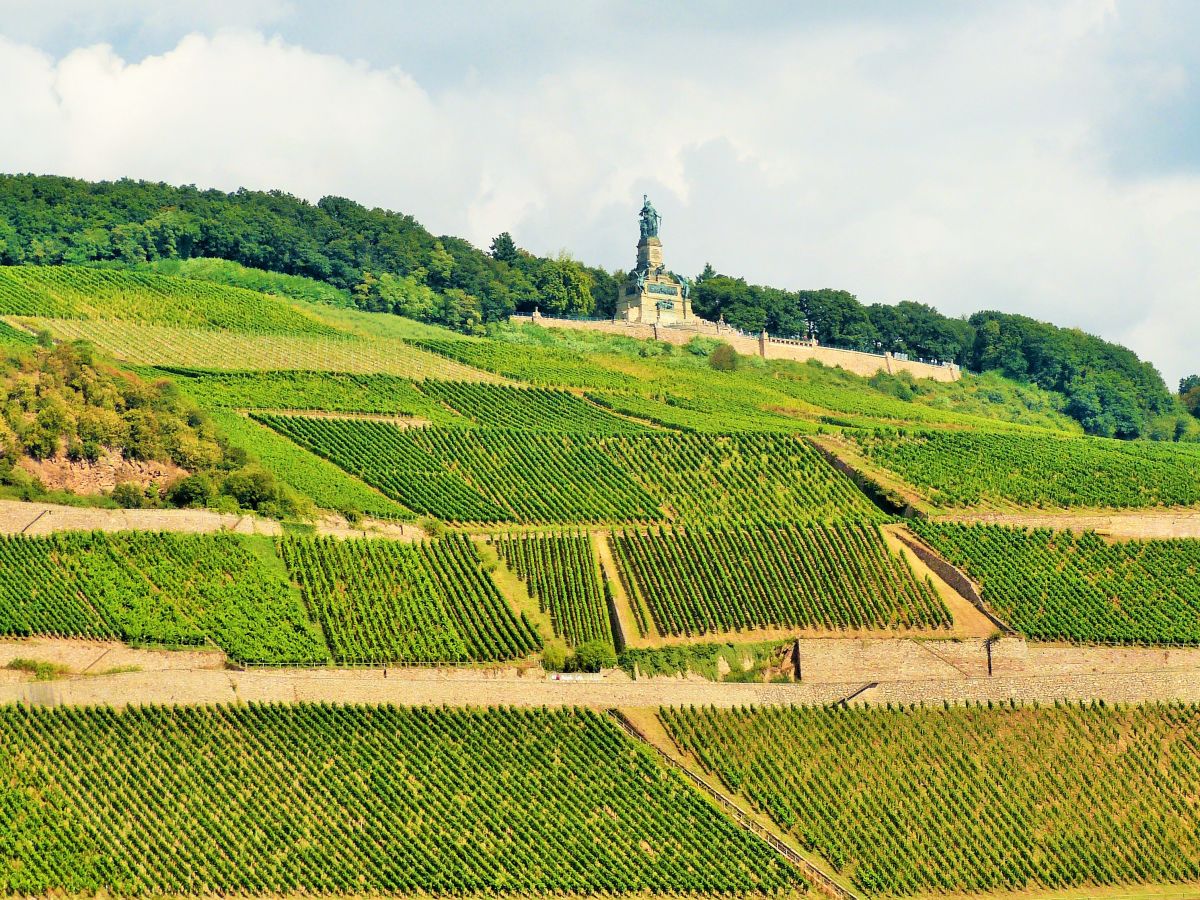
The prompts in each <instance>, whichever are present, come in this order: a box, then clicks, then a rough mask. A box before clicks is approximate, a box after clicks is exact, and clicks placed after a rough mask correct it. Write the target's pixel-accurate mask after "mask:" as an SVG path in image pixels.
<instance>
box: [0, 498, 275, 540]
mask: <svg viewBox="0 0 1200 900" xmlns="http://www.w3.org/2000/svg"><path fill="white" fill-rule="evenodd" d="M56 531H184V532H196V533H206V532H211V531H233V532H236V533H238V534H271V535H276V534H280V533H281V532H282V529H281V528H280V525H279V523H278V522H276V521H275V520H274V519H261V518H259V517H258V516H252V515H231V514H227V513H216V512H212V511H210V510H205V509H94V508H91V507H80V506H57V505H55V504H52V503H23V502H21V501H17V500H0V534H27V535H38V534H52V533H54V532H56Z"/></svg>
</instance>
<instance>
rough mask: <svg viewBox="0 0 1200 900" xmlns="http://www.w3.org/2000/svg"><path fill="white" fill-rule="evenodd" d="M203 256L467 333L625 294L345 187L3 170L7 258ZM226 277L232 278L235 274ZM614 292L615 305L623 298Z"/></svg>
mask: <svg viewBox="0 0 1200 900" xmlns="http://www.w3.org/2000/svg"><path fill="white" fill-rule="evenodd" d="M194 257H216V258H220V259H225V260H230V261H232V262H235V263H239V264H241V265H244V266H249V267H251V268H254V269H263V270H268V271H271V272H278V273H282V274H285V275H301V276H304V277H307V278H312V279H316V280H317V281H321V282H325V283H327V284H329V285H332V286H333V287H334V288H337V289H338V290H339V291H342V292H347V293H348V294H349V295H350V296H351V297H352V298H353V301H354V303H355V304H356V305H357V306H359V307H361V308H363V309H369V310H372V311H376V312H394V313H398V314H401V315H405V316H410V317H411V318H414V319H420V320H423V321H429V322H437V323H439V324H445V325H449V326H451V327H454V328H458V329H460V330H471V329H473V328H476V327H478V326H479V325H481V324H482V323H483V322H488V321H497V320H501V319H504V318H506V317H507V316H508V315H509V314H510V313H512V312H513V311H514V310H515V309H518V308H531V307H532V306H534V305H535V304H539V305H540V306H541V308H542V309H543V310H545V311H547V312H552V313H569V314H580V315H583V314H588V313H591V312H592V311H594V309H595V307H596V303H597V298H610V295H611V297H612V298H615V296H616V282H615V280H614V279H613V276H612V275H610V274H609V273H607V272H605V271H604V270H603V269H594V268H590V267H587V266H583V265H581V264H579V263H576V262H574V261H572V260H569V259H565V258H559V259H544V258H540V257H535V256H532V255H530V254H527V253H524V252H522V251H519V250H517V249H516V247H515V246H514V245H512V243H511V239H509V240H507V241H503V240H498V241H497V244H496V247H495V250H494V255H490V254H487V253H484V252H482V251H480V250H478V249H477V248H475V247H473V246H472V245H471V244H469V243H468V242H467V241H464V240H462V239H460V238H456V237H449V236H446V237H436V236H434V235H433V234H430V233H429V232H428V231H427V230H426V229H425V228H423V227H422V226H421V225H420V223H418V222H417V221H416V219H414V218H413V217H412V216H407V215H403V214H400V213H394V212H389V211H387V210H382V209H368V208H366V207H365V206H362V205H360V204H358V203H354V202H352V201H350V200H346V199H344V198H341V197H324V198H322V199H321V200H319V201H318V202H317V203H315V204H312V203H308V202H307V201H304V200H301V199H299V198H296V197H293V196H291V195H289V194H285V193H282V192H280V191H270V192H262V191H248V190H239V191H236V192H234V193H231V194H227V193H224V192H222V191H216V190H200V189H198V188H196V187H194V186H191V185H185V186H182V187H174V186H171V185H166V184H155V183H151V182H144V181H133V180H131V179H122V180H120V181H114V182H87V181H81V180H78V179H73V178H61V177H56V176H35V175H0V263H3V264H6V265H16V264H21V263H28V264H37V265H58V264H63V263H91V262H106V261H111V262H116V263H121V264H125V265H143V264H146V263H153V262H156V261H160V260H175V259H181V260H187V259H191V258H194ZM180 274H197V273H189V272H187V271H183V272H181V273H180ZM210 274H212V273H206V274H205V277H208V275H210ZM216 274H217V275H219V276H220V277H221V279H222V280H225V281H228V280H229V278H228V275H229V273H221V272H218V273H216ZM238 281H239V282H242V283H243V284H244V280H243V279H240V278H239V279H238ZM246 286H248V285H246ZM270 287H272V288H273V289H277V290H278V292H280V293H290V292H291V291H289V290H288V287H287V286H286V285H275V284H273V283H272V284H271V285H270ZM322 299H330V298H322ZM605 302H607V303H608V308H609V309H611V305H612V302H613V300H612V299H611V298H610V299H606V300H605Z"/></svg>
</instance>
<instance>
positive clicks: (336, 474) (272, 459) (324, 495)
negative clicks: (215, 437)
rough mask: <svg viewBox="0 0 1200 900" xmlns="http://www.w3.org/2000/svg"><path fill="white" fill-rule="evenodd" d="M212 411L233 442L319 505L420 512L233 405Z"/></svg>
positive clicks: (401, 514)
mask: <svg viewBox="0 0 1200 900" xmlns="http://www.w3.org/2000/svg"><path fill="white" fill-rule="evenodd" d="M209 415H210V417H211V418H212V420H213V422H214V423H215V424H216V425H217V427H218V428H220V429H221V432H222V433H223V434H224V435H225V436H226V438H228V440H229V442H230V443H231V444H232V445H233V446H235V447H238V448H240V449H242V450H244V451H245V452H246V453H247V454H249V456H250V457H251V458H252V459H256V460H258V461H259V462H260V463H261V464H262V465H263V466H265V467H266V468H267V470H268V471H271V472H274V473H275V474H276V475H277V476H278V478H279V479H280V480H281V481H283V482H284V483H285V484H287V485H288V486H290V487H291V488H292V489H293V490H295V491H296V492H297V493H299V494H300V495H301V496H303V497H307V498H309V499H310V500H312V502H313V503H314V504H316V506H318V507H319V508H321V509H328V510H333V511H335V512H341V513H350V514H351V515H354V514H355V513H361V514H362V515H367V516H375V517H378V518H381V519H414V518H416V515H415V513H413V511H412V510H410V509H407V508H406V507H404V506H403V505H401V504H400V503H397V502H396V501H395V500H393V499H391V498H390V497H385V496H384V495H383V494H381V493H380V492H379V491H376V490H374V489H372V488H371V487H369V486H368V485H366V484H364V483H363V482H362V481H360V480H359V479H357V478H355V477H354V476H353V475H350V474H349V473H347V472H346V471H345V470H343V469H341V468H339V467H338V466H335V465H334V464H333V463H331V462H329V461H328V460H326V459H322V458H321V457H319V456H316V455H315V454H313V453H310V452H309V451H307V450H305V449H304V448H303V447H301V446H299V445H298V444H296V443H295V442H293V441H290V440H288V439H287V438H285V437H283V436H282V435H280V434H278V433H276V432H275V431H273V430H272V429H270V428H268V427H267V426H266V425H263V424H260V423H259V422H255V421H253V420H251V419H249V418H246V417H245V416H242V415H240V414H239V413H235V412H230V411H229V410H216V411H214V412H211V413H210V414H209Z"/></svg>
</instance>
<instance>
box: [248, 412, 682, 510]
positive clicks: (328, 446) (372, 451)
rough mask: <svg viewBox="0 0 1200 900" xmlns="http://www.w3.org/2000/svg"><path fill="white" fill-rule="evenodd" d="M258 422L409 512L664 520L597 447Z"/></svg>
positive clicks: (282, 419) (297, 419)
mask: <svg viewBox="0 0 1200 900" xmlns="http://www.w3.org/2000/svg"><path fill="white" fill-rule="evenodd" d="M256 418H257V419H259V420H260V421H262V422H264V423H266V424H268V425H270V426H271V427H272V428H274V429H275V430H276V431H278V432H280V433H281V434H284V435H287V436H288V437H290V438H292V439H293V440H295V441H296V442H297V443H299V444H301V445H302V446H304V447H307V448H309V449H310V450H312V451H313V452H314V453H317V454H319V455H321V456H325V457H326V458H328V459H330V460H332V461H333V462H336V463H337V464H338V465H339V466H341V467H342V468H343V469H345V470H346V471H348V472H351V473H352V474H355V475H358V476H359V477H361V478H362V479H363V480H364V481H366V482H367V483H368V484H372V485H374V486H375V487H377V488H379V489H380V490H381V491H383V492H384V493H385V494H387V495H388V496H390V497H395V498H396V499H397V500H399V501H400V502H401V503H403V504H404V505H405V506H407V507H409V508H410V509H414V510H416V511H417V512H420V513H428V514H431V515H435V516H438V517H440V518H444V519H448V520H451V521H459V522H507V521H526V522H602V521H621V522H631V521H648V520H649V521H652V520H656V519H658V518H660V516H661V513H660V512H659V511H658V509H657V508H656V507H655V506H654V503H653V501H652V500H651V499H650V497H649V496H648V495H647V494H646V493H645V492H644V491H642V490H641V489H640V488H639V487H638V486H637V485H636V484H634V483H633V482H632V481H630V480H629V479H628V478H627V477H626V476H625V475H624V474H623V473H622V472H620V471H618V470H616V469H615V468H614V467H613V466H612V464H611V462H610V461H609V460H608V458H607V457H605V456H604V454H603V453H602V452H601V450H600V449H599V447H598V446H597V444H596V442H595V439H592V438H587V437H581V436H571V435H565V434H562V435H560V434H552V433H539V432H517V431H479V430H474V429H450V428H421V429H400V428H397V427H395V426H393V425H389V424H387V423H383V422H369V421H347V420H335V419H311V418H304V417H301V416H271V415H257V416H256Z"/></svg>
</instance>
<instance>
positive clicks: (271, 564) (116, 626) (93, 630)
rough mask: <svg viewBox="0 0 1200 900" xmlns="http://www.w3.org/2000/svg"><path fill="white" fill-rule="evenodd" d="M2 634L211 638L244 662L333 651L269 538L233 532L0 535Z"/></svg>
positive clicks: (315, 658)
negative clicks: (274, 550)
mask: <svg viewBox="0 0 1200 900" xmlns="http://www.w3.org/2000/svg"><path fill="white" fill-rule="evenodd" d="M0 634H4V635H9V636H26V635H53V636H59V637H84V638H115V639H121V640H126V641H138V642H143V641H150V642H155V643H163V644H168V645H196V644H203V643H205V642H206V641H208V640H211V641H213V642H214V643H216V644H217V645H218V646H220V647H221V649H223V650H224V651H225V652H226V653H227V654H229V656H230V657H232V658H233V659H235V660H238V661H240V662H246V663H281V662H290V663H316V662H326V661H327V660H328V659H329V653H328V651H327V650H326V648H325V642H324V641H323V640H322V638H321V635H320V632H319V631H318V630H317V629H316V628H315V627H314V626H313V625H312V624H311V623H310V622H309V619H308V615H307V613H306V611H305V609H304V604H303V602H302V601H301V599H300V596H299V594H298V593H297V591H296V589H295V588H294V587H293V586H292V585H291V584H289V583H288V581H287V578H286V577H285V575H284V573H283V572H282V569H281V567H280V566H279V563H278V561H277V560H275V558H274V555H273V554H272V553H271V549H270V544H269V543H266V542H265V541H264V539H254V538H243V537H238V536H234V535H229V534H212V535H179V534H153V533H145V532H119V533H116V534H101V533H94V534H89V533H81V532H63V533H60V534H56V535H53V536H51V537H45V538H26V537H3V536H0Z"/></svg>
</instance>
